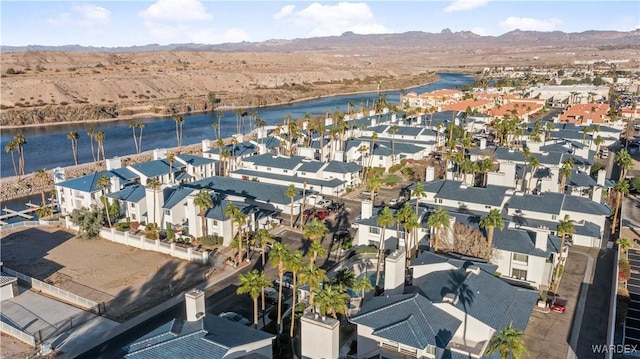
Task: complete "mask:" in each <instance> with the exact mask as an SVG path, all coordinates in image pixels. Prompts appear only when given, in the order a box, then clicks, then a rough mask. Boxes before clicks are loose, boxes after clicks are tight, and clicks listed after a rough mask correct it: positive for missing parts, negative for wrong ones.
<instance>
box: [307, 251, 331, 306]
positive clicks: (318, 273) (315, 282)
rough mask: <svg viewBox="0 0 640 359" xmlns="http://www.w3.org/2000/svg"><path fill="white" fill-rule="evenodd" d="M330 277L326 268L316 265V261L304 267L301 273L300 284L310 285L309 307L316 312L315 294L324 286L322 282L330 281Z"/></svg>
mask: <svg viewBox="0 0 640 359" xmlns="http://www.w3.org/2000/svg"><path fill="white" fill-rule="evenodd" d="M328 280H329V278H328V277H327V274H326V272H325V270H324V269H321V268H318V267H316V265H315V263H313V262H311V263H309V264H308V265H307V266H305V267H304V268H303V269H302V272H301V273H300V282H301V283H300V284H306V285H308V286H309V307H311V310H313V311H314V312H315V311H316V307H315V296H316V293H317V292H318V291H319V290H320V288H322V282H324V281H328Z"/></svg>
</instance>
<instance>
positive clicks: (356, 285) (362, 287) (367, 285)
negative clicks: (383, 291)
mask: <svg viewBox="0 0 640 359" xmlns="http://www.w3.org/2000/svg"><path fill="white" fill-rule="evenodd" d="M352 288H353V290H354V291H360V297H362V298H363V299H364V291H366V290H370V289H373V285H371V279H369V277H367V276H364V277H360V278H356V280H355V281H354V282H353V287H352Z"/></svg>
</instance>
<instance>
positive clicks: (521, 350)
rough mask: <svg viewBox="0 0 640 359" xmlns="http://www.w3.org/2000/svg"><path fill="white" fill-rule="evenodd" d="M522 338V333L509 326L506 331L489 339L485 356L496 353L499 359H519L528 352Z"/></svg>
mask: <svg viewBox="0 0 640 359" xmlns="http://www.w3.org/2000/svg"><path fill="white" fill-rule="evenodd" d="M523 336H524V332H523V331H521V330H518V329H516V328H514V327H513V326H512V325H511V324H509V326H508V327H507V328H506V329H504V330H501V331H500V332H498V334H497V335H494V336H493V337H492V338H491V341H490V342H489V345H488V346H487V350H486V351H485V355H486V356H490V355H492V354H495V353H498V354H500V358H501V359H520V358H522V357H523V356H524V355H526V354H527V353H528V352H529V351H528V350H527V347H526V346H525V345H524V341H523V340H522V337H523Z"/></svg>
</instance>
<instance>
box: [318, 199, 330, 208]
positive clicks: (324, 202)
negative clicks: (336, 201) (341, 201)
mask: <svg viewBox="0 0 640 359" xmlns="http://www.w3.org/2000/svg"><path fill="white" fill-rule="evenodd" d="M332 203H333V201H332V200H330V199H323V200H322V201H320V202H318V207H320V208H328V207H329V206H331V204H332Z"/></svg>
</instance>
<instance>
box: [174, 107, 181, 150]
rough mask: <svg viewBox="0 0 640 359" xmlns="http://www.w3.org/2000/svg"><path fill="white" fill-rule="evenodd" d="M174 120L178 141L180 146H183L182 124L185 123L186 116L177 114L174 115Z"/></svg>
mask: <svg viewBox="0 0 640 359" xmlns="http://www.w3.org/2000/svg"><path fill="white" fill-rule="evenodd" d="M173 120H174V121H175V122H176V141H177V142H178V147H181V146H182V125H183V124H184V118H182V116H180V115H178V114H176V115H173Z"/></svg>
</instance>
